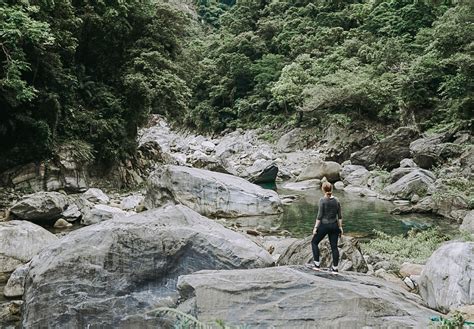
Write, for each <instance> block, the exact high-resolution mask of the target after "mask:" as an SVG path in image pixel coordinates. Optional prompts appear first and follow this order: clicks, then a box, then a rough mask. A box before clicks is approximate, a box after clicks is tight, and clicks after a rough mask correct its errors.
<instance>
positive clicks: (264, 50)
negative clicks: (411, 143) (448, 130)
mask: <svg viewBox="0 0 474 329" xmlns="http://www.w3.org/2000/svg"><path fill="white" fill-rule="evenodd" d="M473 36H474V24H473V10H472V7H471V6H469V5H467V4H462V3H460V4H458V5H456V6H453V5H448V4H444V3H443V2H437V3H433V4H431V3H428V2H423V1H409V0H402V1H394V0H392V1H309V0H293V1H264V0H261V1H242V2H239V3H238V4H237V5H236V6H233V7H232V8H231V9H230V10H229V11H227V12H226V13H224V14H222V16H221V17H220V29H219V30H218V31H216V33H215V34H213V35H210V36H209V38H208V40H207V44H208V47H207V49H206V51H205V56H204V59H203V61H202V62H201V63H202V72H201V74H200V76H199V77H198V79H197V80H198V81H197V84H196V86H197V89H196V92H195V94H194V98H193V106H192V111H191V113H190V116H189V119H188V122H189V123H191V124H193V125H195V126H197V127H199V128H202V129H209V128H211V129H217V130H219V129H224V128H227V127H236V126H246V125H255V124H259V123H262V122H263V123H267V124H268V123H271V122H276V123H279V122H295V120H297V119H298V114H300V115H301V114H302V113H303V112H304V113H307V114H305V117H306V118H309V119H311V120H310V122H312V123H314V124H318V122H319V121H320V120H321V118H327V115H328V114H331V115H333V114H338V115H343V116H346V117H347V120H352V119H360V118H363V119H366V120H367V119H368V120H377V121H380V122H383V123H389V124H393V125H399V124H411V123H413V119H415V120H416V121H417V123H419V124H421V128H423V129H427V128H430V127H433V126H435V125H439V124H443V123H450V122H452V121H455V120H460V119H470V118H472V108H473V104H472V102H473V97H472V96H473V95H472V92H473V81H474V80H473V57H472V55H473V53H472V51H473V49H472V45H473ZM339 117H340V116H339Z"/></svg>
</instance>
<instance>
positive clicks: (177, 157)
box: [171, 153, 188, 166]
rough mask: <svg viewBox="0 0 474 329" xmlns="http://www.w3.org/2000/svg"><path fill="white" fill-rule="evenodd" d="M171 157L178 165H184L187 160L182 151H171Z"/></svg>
mask: <svg viewBox="0 0 474 329" xmlns="http://www.w3.org/2000/svg"><path fill="white" fill-rule="evenodd" d="M171 158H172V159H173V160H174V163H176V164H178V165H180V166H184V165H185V164H186V162H187V160H188V159H187V157H186V154H183V153H171Z"/></svg>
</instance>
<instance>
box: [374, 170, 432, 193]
mask: <svg viewBox="0 0 474 329" xmlns="http://www.w3.org/2000/svg"><path fill="white" fill-rule="evenodd" d="M434 182H435V177H434V176H433V175H431V174H429V172H427V171H426V170H425V171H421V170H414V171H412V172H410V173H409V174H408V175H405V176H403V177H402V178H400V179H399V180H397V181H396V182H395V183H393V184H390V185H388V186H387V187H385V188H384V189H383V191H382V193H383V194H385V195H387V196H391V197H395V198H399V199H407V200H409V199H410V198H411V197H412V196H413V195H414V194H417V195H419V196H424V195H426V194H427V192H428V191H429V190H430V189H431V188H432V186H433V184H434Z"/></svg>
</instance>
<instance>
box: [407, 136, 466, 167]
mask: <svg viewBox="0 0 474 329" xmlns="http://www.w3.org/2000/svg"><path fill="white" fill-rule="evenodd" d="M452 140H453V132H450V131H448V132H444V133H439V134H435V135H432V136H428V137H424V138H420V139H417V140H415V141H413V142H412V143H411V144H410V153H411V155H412V156H413V160H414V161H415V162H416V164H417V165H419V166H420V167H421V168H425V169H430V168H431V167H433V166H434V165H437V164H440V163H443V162H444V161H446V160H447V159H448V158H453V157H457V156H460V155H461V154H462V153H463V152H464V147H463V146H462V145H459V144H455V143H450V141H452Z"/></svg>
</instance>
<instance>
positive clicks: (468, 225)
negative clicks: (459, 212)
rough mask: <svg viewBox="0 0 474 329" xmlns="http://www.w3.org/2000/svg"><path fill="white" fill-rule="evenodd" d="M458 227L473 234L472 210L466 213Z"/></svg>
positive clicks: (473, 220) (473, 219) (473, 212)
mask: <svg viewBox="0 0 474 329" xmlns="http://www.w3.org/2000/svg"><path fill="white" fill-rule="evenodd" d="M459 229H460V230H461V231H466V232H469V233H471V234H474V210H471V211H469V212H468V213H467V215H466V216H465V217H464V219H463V221H462V224H461V227H460V228H459Z"/></svg>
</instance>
